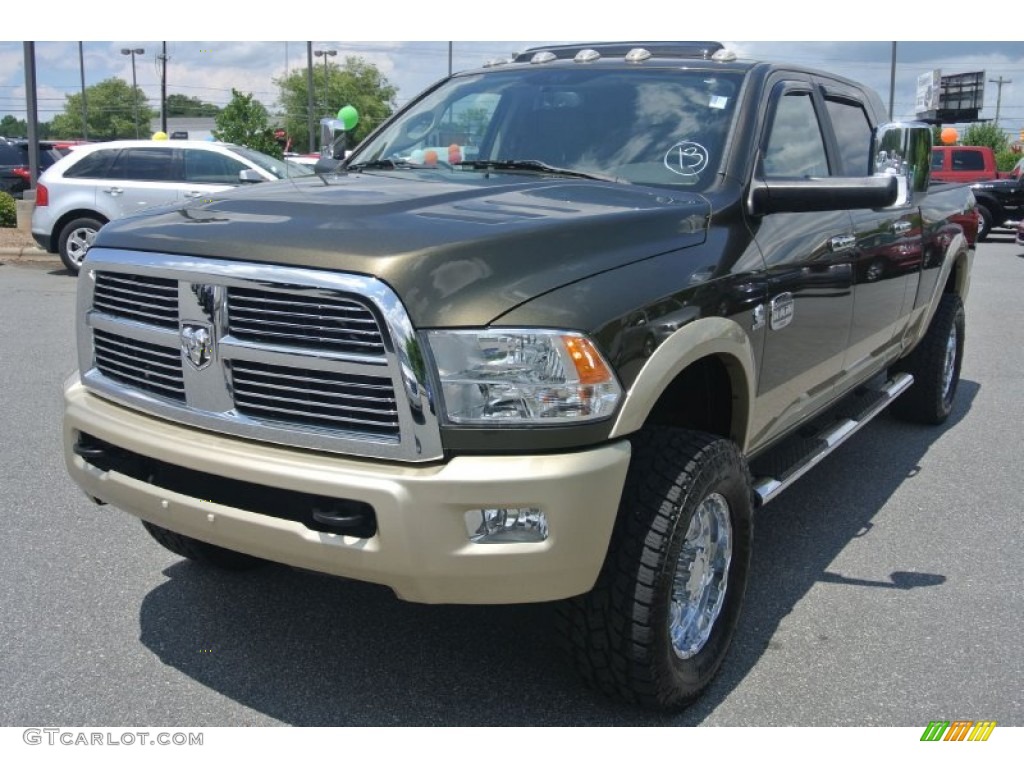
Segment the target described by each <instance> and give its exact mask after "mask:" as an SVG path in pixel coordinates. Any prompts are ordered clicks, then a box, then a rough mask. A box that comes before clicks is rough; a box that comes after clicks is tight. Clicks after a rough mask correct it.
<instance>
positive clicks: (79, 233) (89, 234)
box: [57, 216, 103, 275]
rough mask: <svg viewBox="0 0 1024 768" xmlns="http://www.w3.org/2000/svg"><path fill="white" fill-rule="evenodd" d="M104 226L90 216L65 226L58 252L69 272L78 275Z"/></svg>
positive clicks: (60, 237)
mask: <svg viewBox="0 0 1024 768" xmlns="http://www.w3.org/2000/svg"><path fill="white" fill-rule="evenodd" d="M102 226H103V222H102V221H99V220H98V219H94V218H92V217H88V216H86V217H82V218H80V219H74V220H72V221H69V222H68V223H67V224H65V225H64V228H63V229H62V230H61V231H60V235H59V237H58V239H57V250H58V252H59V253H60V260H61V261H62V262H64V266H65V267H67V268H68V271H69V272H71V273H73V274H76V275H77V274H78V270H79V269H81V267H82V262H83V261H85V255H86V254H87V253H88V252H89V249H90V248H91V247H92V241H93V240H95V239H96V233H97V232H99V231H100V227H102Z"/></svg>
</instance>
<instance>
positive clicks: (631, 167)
mask: <svg viewBox="0 0 1024 768" xmlns="http://www.w3.org/2000/svg"><path fill="white" fill-rule="evenodd" d="M739 85H740V75H736V74H731V73H725V74H723V73H718V72H708V71H694V70H680V69H653V68H652V69H646V70H641V69H639V68H631V69H628V70H621V69H614V70H613V69H607V68H596V67H582V66H578V65H575V66H573V67H572V68H563V67H551V68H547V69H538V68H528V69H523V68H515V69H509V70H494V71H492V72H486V73H478V74H471V75H465V76H457V77H455V78H453V79H452V80H449V81H448V82H446V83H444V84H443V85H441V86H440V87H438V88H437V89H436V90H434V91H432V92H431V93H429V94H427V95H425V96H424V97H423V98H422V99H421V100H419V101H418V102H416V103H414V104H413V105H412V106H411V107H410V108H409V109H408V110H406V111H405V112H403V113H402V114H401V115H399V116H398V117H397V118H396V119H395V120H394V121H393V122H392V123H391V124H390V125H388V126H387V127H386V128H385V129H384V130H383V131H382V132H381V133H380V134H378V135H377V136H376V137H374V138H373V139H372V140H370V141H368V142H367V143H366V144H364V145H363V146H362V147H360V148H359V149H358V150H357V151H356V153H354V154H353V155H352V157H351V158H350V159H349V163H348V166H349V167H358V166H364V167H375V168H381V169H384V170H387V169H389V168H392V169H393V168H409V167H414V168H433V169H438V168H440V169H451V170H452V171H459V172H470V173H473V172H475V173H480V172H484V171H487V172H490V171H499V172H504V171H507V172H524V171H533V172H540V173H543V172H552V171H555V170H557V169H564V170H569V171H573V172H575V173H577V174H590V175H595V176H598V177H611V178H614V179H617V180H621V181H627V182H633V183H639V184H656V185H668V186H686V187H695V188H703V187H706V186H707V185H709V184H710V183H711V182H712V181H713V180H714V177H715V175H716V173H717V171H718V169H719V166H720V165H721V161H722V149H723V147H724V145H725V137H726V135H727V131H728V127H729V124H730V122H731V120H732V115H733V112H734V108H735V102H736V94H737V92H738V90H739ZM529 163H533V165H534V167H533V168H530V167H528V164H529Z"/></svg>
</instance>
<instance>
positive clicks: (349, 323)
mask: <svg viewBox="0 0 1024 768" xmlns="http://www.w3.org/2000/svg"><path fill="white" fill-rule="evenodd" d="M228 328H229V331H230V333H231V335H232V336H235V337H236V338H239V339H245V340H246V341H255V342H259V343H264V344H286V345H292V346H300V347H306V348H313V349H325V350H331V351H334V352H339V353H344V354H357V355H370V356H377V357H382V356H383V355H384V339H383V338H382V337H381V333H380V327H379V326H378V324H377V318H376V317H374V315H373V312H371V311H370V310H369V308H367V307H366V306H365V305H363V304H361V303H360V302H358V301H355V300H353V299H349V298H347V297H337V296H309V295H296V294H294V293H283V292H280V291H267V290H252V289H247V288H229V289H228Z"/></svg>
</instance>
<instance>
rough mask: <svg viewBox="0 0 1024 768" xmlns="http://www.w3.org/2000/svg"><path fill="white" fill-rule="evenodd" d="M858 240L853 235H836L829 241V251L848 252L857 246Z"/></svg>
mask: <svg viewBox="0 0 1024 768" xmlns="http://www.w3.org/2000/svg"><path fill="white" fill-rule="evenodd" d="M856 242H857V238H856V237H854V236H853V235H836V236H835V237H833V238H832V239H831V240H829V241H828V247H829V250H830V251H832V252H833V253H837V252H839V251H848V250H849V249H850V248H853V246H854V245H855V244H856Z"/></svg>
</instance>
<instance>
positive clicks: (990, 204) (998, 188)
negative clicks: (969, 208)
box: [971, 175, 1024, 240]
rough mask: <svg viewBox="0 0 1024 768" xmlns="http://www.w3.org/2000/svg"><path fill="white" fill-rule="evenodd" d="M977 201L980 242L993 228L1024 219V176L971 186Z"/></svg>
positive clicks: (981, 182) (982, 182) (980, 182)
mask: <svg viewBox="0 0 1024 768" xmlns="http://www.w3.org/2000/svg"><path fill="white" fill-rule="evenodd" d="M971 190H972V191H973V192H974V197H975V200H976V201H977V205H978V208H977V211H978V216H979V217H980V221H979V224H978V240H984V239H985V238H986V237H988V235H989V233H990V232H991V231H992V228H993V227H1001V226H1006V225H1010V224H1012V223H1016V222H1019V221H1020V220H1021V219H1024V176H1020V175H1017V176H1013V177H1011V178H1008V179H999V180H997V181H979V182H977V183H976V184H972V185H971Z"/></svg>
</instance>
